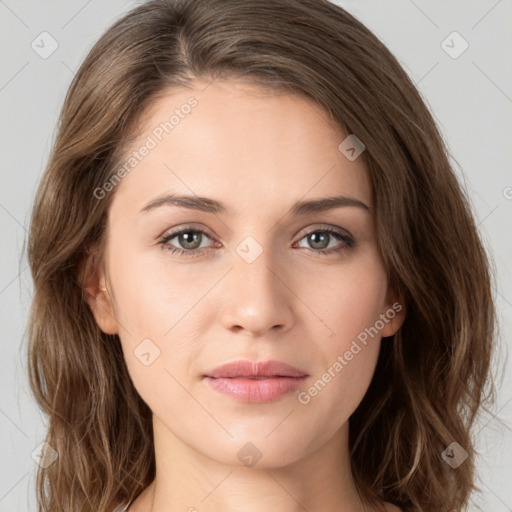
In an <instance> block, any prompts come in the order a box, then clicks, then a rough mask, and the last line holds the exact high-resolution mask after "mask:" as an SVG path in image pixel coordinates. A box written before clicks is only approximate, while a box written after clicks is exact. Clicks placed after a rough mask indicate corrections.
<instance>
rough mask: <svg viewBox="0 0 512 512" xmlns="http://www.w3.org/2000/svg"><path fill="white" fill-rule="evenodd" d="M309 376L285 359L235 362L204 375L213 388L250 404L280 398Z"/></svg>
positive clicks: (295, 388)
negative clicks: (285, 361) (283, 360)
mask: <svg viewBox="0 0 512 512" xmlns="http://www.w3.org/2000/svg"><path fill="white" fill-rule="evenodd" d="M308 377H309V375H308V374H307V373H306V372H304V371H302V370H299V369H298V368H295V367H293V366H291V365H288V364H287V363H283V362H282V361H263V362H251V361H235V362H233V363H228V364H225V365H222V366H219V367H217V368H215V369H213V370H211V371H209V372H208V373H207V374H205V375H203V379H204V380H205V381H206V383H207V384H208V385H209V387H210V388H211V389H213V390H215V391H217V392H219V393H222V394H225V395H228V396H230V397H231V398H234V399H236V400H238V401H241V402H246V403H265V402H272V401H274V400H277V399H278V398H280V397H282V396H284V395H286V394H288V393H291V392H293V391H295V390H297V389H298V388H299V387H300V386H301V385H302V383H303V382H304V381H305V380H306V379H307V378H308Z"/></svg>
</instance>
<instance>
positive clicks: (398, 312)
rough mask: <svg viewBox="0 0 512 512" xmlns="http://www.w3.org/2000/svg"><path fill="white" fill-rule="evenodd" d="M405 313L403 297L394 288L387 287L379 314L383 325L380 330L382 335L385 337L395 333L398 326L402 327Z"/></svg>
mask: <svg viewBox="0 0 512 512" xmlns="http://www.w3.org/2000/svg"><path fill="white" fill-rule="evenodd" d="M406 314H407V311H406V307H405V301H404V300H403V298H402V297H401V296H400V295H399V294H398V293H397V292H396V291H395V290H394V289H392V288H391V287H390V288H388V293H387V296H386V306H385V308H384V311H382V315H381V318H382V319H383V322H384V327H383V329H382V330H381V335H382V337H383V338H386V337H388V336H393V335H394V334H396V333H397V332H398V330H399V329H400V327H402V324H403V323H404V320H405V317H406Z"/></svg>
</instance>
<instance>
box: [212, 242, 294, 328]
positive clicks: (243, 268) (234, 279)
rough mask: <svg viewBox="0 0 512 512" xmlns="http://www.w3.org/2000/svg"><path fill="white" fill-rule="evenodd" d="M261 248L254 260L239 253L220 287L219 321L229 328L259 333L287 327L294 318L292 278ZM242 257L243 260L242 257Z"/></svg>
mask: <svg viewBox="0 0 512 512" xmlns="http://www.w3.org/2000/svg"><path fill="white" fill-rule="evenodd" d="M271 253H272V251H270V250H263V251H262V252H261V254H260V255H259V256H258V257H257V258H256V259H255V260H254V261H251V259H247V258H245V257H244V254H243V252H241V253H240V254H242V256H240V255H239V254H238V253H235V254H234V257H233V268H232V270H231V272H230V273H229V275H228V276H226V282H225V283H224V286H223V290H222V299H221V300H222V304H223V307H222V312H221V314H222V324H223V326H224V328H226V329H228V330H230V331H232V332H238V331H247V332H248V333H250V334H252V335H253V336H258V337H259V336H262V335H265V333H266V332H267V331H269V330H275V331H279V332H280V333H283V332H285V331H286V330H288V329H290V328H291V326H292V323H293V318H294V311H295V309H294V299H295V296H294V294H293V292H292V283H289V282H288V281H290V279H291V277H290V276H289V275H287V273H286V272H285V271H284V270H283V268H282V267H281V266H279V264H278V262H277V261H276V260H275V259H272V254H271ZM244 258H245V259H244Z"/></svg>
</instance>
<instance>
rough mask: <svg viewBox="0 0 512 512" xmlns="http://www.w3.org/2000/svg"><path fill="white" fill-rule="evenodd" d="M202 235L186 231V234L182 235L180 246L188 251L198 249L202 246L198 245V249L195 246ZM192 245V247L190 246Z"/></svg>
mask: <svg viewBox="0 0 512 512" xmlns="http://www.w3.org/2000/svg"><path fill="white" fill-rule="evenodd" d="M200 235H201V233H195V232H193V231H185V232H184V233H180V244H181V245H182V246H183V247H185V248H187V249H197V247H198V246H199V245H200V244H197V247H194V244H196V243H197V241H198V240H199V238H200ZM190 244H191V245H192V247H190V246H189V245H190Z"/></svg>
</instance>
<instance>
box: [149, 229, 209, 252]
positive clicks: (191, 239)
mask: <svg viewBox="0 0 512 512" xmlns="http://www.w3.org/2000/svg"><path fill="white" fill-rule="evenodd" d="M203 237H206V238H210V236H209V235H208V234H207V233H206V231H204V230H203V229H198V228H191V227H186V228H182V229H180V230H178V231H174V232H173V233H168V234H166V235H164V237H163V238H162V239H161V240H160V242H159V243H160V244H161V245H162V246H163V248H164V249H165V250H167V251H169V252H170V253H171V254H178V255H182V254H184V253H187V256H189V255H197V254H201V253H203V252H204V251H203V248H204V247H201V242H202V239H203ZM174 238H176V239H177V241H176V242H175V243H178V244H180V245H181V246H182V247H183V249H182V248H179V247H174V246H173V245H169V242H170V241H171V240H173V239H174Z"/></svg>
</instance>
